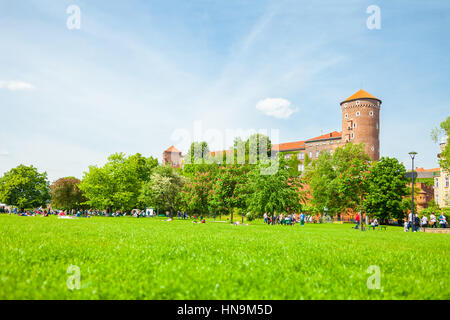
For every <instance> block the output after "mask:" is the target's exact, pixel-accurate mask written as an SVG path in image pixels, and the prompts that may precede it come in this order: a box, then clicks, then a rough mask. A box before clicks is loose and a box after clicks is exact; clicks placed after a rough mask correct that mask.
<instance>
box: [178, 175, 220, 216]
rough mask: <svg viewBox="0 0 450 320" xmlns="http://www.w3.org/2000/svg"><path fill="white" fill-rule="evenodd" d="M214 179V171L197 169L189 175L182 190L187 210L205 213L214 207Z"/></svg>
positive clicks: (182, 197) (182, 199) (183, 201)
mask: <svg viewBox="0 0 450 320" xmlns="http://www.w3.org/2000/svg"><path fill="white" fill-rule="evenodd" d="M214 179H215V175H214V173H213V172H212V171H197V172H196V173H195V174H194V175H192V176H190V177H189V179H188V181H187V182H186V183H185V185H184V187H183V189H182V191H181V201H182V203H183V208H184V209H185V210H186V211H188V212H190V213H199V214H201V215H205V214H207V213H208V212H209V210H210V209H212V208H214V204H213V202H212V197H213V183H214Z"/></svg>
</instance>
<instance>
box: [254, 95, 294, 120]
mask: <svg viewBox="0 0 450 320" xmlns="http://www.w3.org/2000/svg"><path fill="white" fill-rule="evenodd" d="M291 105H292V104H291V102H290V101H289V100H286V99H282V98H267V99H264V100H261V101H259V102H258V103H257V104H256V109H258V110H259V111H262V112H263V113H265V114H266V115H268V116H272V117H275V118H279V119H287V118H289V117H290V116H291V115H292V114H293V113H294V112H297V111H298V110H297V109H293V108H292V107H291Z"/></svg>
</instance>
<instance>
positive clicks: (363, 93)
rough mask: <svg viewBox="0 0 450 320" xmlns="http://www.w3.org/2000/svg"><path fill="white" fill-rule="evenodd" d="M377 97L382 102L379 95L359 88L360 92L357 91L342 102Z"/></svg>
mask: <svg viewBox="0 0 450 320" xmlns="http://www.w3.org/2000/svg"><path fill="white" fill-rule="evenodd" d="M364 98H366V99H375V100H378V101H380V102H381V100H380V99H378V98H377V97H375V96H373V95H371V94H370V93H368V92H367V91H364V90H363V89H361V90H359V91H358V92H356V93H355V94H354V95H352V96H350V97H348V98H347V99H345V100H344V101H342V102H341V104H342V103H344V102H348V101H353V100H358V99H364Z"/></svg>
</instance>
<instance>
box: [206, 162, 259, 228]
mask: <svg viewBox="0 0 450 320" xmlns="http://www.w3.org/2000/svg"><path fill="white" fill-rule="evenodd" d="M249 170H250V169H249V166H245V165H239V164H231V165H222V166H220V167H219V169H218V172H217V174H216V176H215V180H214V184H213V185H212V190H211V193H210V201H211V206H212V207H213V208H215V209H217V210H220V212H224V213H231V222H233V208H238V209H242V210H244V209H246V207H247V198H248V193H249V188H248V187H247V184H248V174H249Z"/></svg>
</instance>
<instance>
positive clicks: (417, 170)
mask: <svg viewBox="0 0 450 320" xmlns="http://www.w3.org/2000/svg"><path fill="white" fill-rule="evenodd" d="M437 171H441V168H433V169H424V168H418V167H416V172H437Z"/></svg>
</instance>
